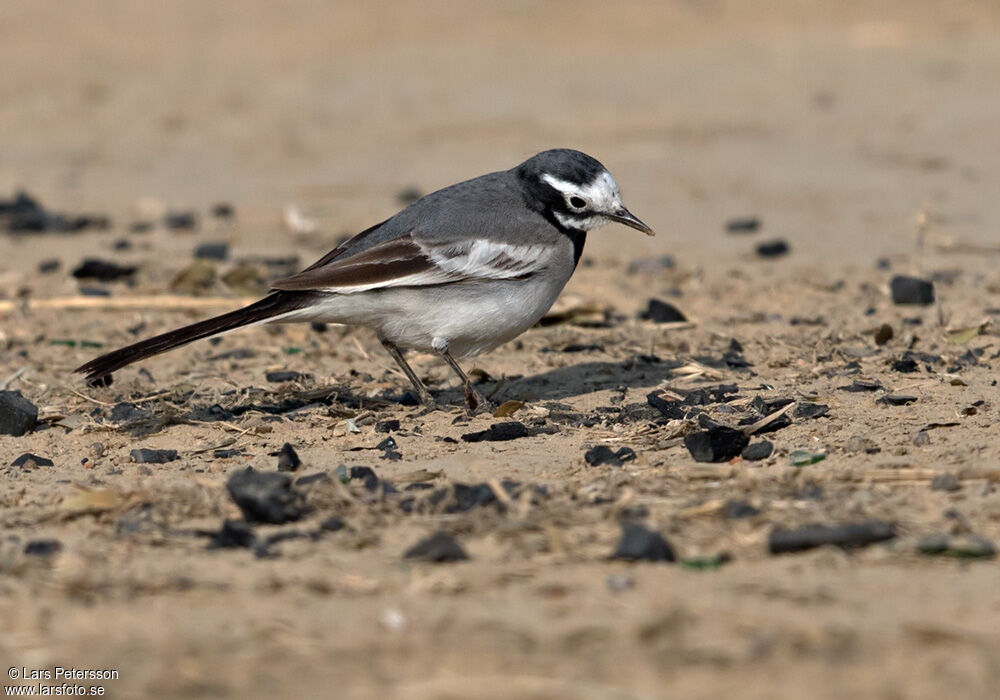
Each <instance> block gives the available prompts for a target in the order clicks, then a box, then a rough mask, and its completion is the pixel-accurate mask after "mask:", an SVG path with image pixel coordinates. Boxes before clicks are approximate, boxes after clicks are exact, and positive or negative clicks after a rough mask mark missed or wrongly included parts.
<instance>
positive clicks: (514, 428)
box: [462, 421, 532, 442]
mask: <svg viewBox="0 0 1000 700" xmlns="http://www.w3.org/2000/svg"><path fill="white" fill-rule="evenodd" d="M531 434H532V433H531V431H530V430H528V427H527V426H526V425H525V424H524V423H521V422H519V421H507V422H505V423H494V424H493V425H491V426H490V427H489V428H487V429H486V430H477V431H475V432H472V433H465V434H464V435H463V436H462V440H463V441H465V442H503V441H506V440H516V439H518V438H523V437H530V436H531Z"/></svg>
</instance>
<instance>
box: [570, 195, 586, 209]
mask: <svg viewBox="0 0 1000 700" xmlns="http://www.w3.org/2000/svg"><path fill="white" fill-rule="evenodd" d="M569 205H570V206H571V207H573V208H574V209H583V208H584V207H585V206H587V200H586V199H584V198H583V197H576V196H573V197H570V198H569Z"/></svg>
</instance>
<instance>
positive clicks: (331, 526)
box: [319, 516, 345, 532]
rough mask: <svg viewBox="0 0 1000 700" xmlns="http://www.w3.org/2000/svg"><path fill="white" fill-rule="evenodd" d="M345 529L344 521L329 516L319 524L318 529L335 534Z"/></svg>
mask: <svg viewBox="0 0 1000 700" xmlns="http://www.w3.org/2000/svg"><path fill="white" fill-rule="evenodd" d="M344 527H345V524H344V521H343V520H341V519H340V518H338V517H336V516H330V517H329V518H327V519H326V520H324V521H323V522H321V523H320V524H319V529H320V530H323V531H325V532H337V531H338V530H343V529H344Z"/></svg>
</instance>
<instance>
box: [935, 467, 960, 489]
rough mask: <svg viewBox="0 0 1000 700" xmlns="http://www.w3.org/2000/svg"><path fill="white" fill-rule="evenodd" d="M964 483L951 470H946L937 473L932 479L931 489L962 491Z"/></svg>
mask: <svg viewBox="0 0 1000 700" xmlns="http://www.w3.org/2000/svg"><path fill="white" fill-rule="evenodd" d="M961 490H962V484H961V482H960V481H959V480H958V477H956V476H955V475H954V474H952V473H951V472H944V473H943V474H935V475H934V478H933V479H931V491H948V492H953V491H961Z"/></svg>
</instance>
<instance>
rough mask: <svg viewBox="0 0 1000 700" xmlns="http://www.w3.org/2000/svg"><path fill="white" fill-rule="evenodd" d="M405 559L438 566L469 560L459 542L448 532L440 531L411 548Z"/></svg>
mask: <svg viewBox="0 0 1000 700" xmlns="http://www.w3.org/2000/svg"><path fill="white" fill-rule="evenodd" d="M403 557H404V558H405V559H419V560H421V561H429V562H434V563H436V564H440V563H444V562H453V561H462V560H463V559H468V558H469V555H467V554H466V553H465V550H464V549H462V546H461V545H460V544H459V543H458V541H457V540H456V539H455V538H454V537H452V536H451V535H449V534H448V533H447V532H444V531H442V530H439V531H437V532H435V533H434V534H432V535H429V536H427V537H425V538H424V539H422V540H420V541H419V542H417V543H416V544H415V545H413V546H412V547H410V548H409V549H408V550H406V552H405V553H404V554H403Z"/></svg>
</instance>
